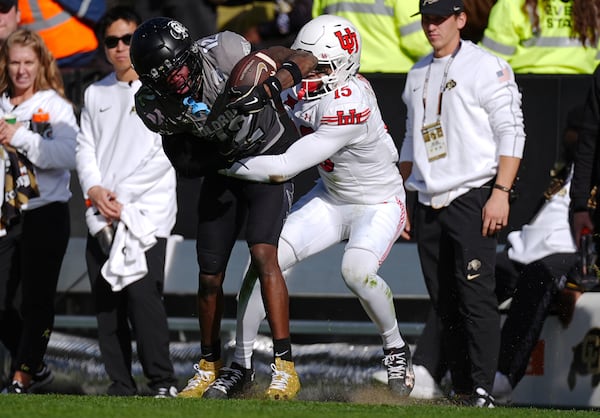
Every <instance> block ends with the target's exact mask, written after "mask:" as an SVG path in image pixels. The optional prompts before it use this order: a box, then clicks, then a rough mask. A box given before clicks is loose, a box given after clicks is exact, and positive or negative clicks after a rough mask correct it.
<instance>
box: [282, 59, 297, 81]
mask: <svg viewBox="0 0 600 418" xmlns="http://www.w3.org/2000/svg"><path fill="white" fill-rule="evenodd" d="M281 69H282V70H287V71H288V72H289V73H290V74H291V75H292V79H293V80H294V86H295V85H296V84H298V83H300V82H301V81H302V71H300V67H298V64H296V63H295V62H294V61H286V62H284V63H283V64H281Z"/></svg>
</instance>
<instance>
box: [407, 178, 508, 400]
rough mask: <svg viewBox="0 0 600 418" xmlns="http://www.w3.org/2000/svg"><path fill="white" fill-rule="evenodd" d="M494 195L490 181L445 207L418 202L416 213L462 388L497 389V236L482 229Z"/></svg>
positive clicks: (428, 278)
mask: <svg viewBox="0 0 600 418" xmlns="http://www.w3.org/2000/svg"><path fill="white" fill-rule="evenodd" d="M489 196H490V189H489V187H488V188H485V187H483V188H478V189H472V190H470V191H469V192H467V193H466V194H464V195H462V196H460V197H458V198H456V199H455V200H454V201H452V203H451V204H450V205H449V206H447V207H444V208H441V209H434V208H432V207H430V206H426V205H422V204H418V205H417V210H416V213H415V215H416V216H415V235H416V238H417V246H418V251H419V258H420V262H421V268H422V271H423V276H424V278H425V283H426V286H427V290H428V292H429V296H430V299H431V303H432V306H433V309H434V310H435V312H436V314H437V315H438V317H439V319H440V322H441V326H442V341H443V344H444V347H445V348H446V350H447V361H448V367H449V369H450V372H451V376H452V384H453V388H454V390H455V392H457V393H458V394H469V393H472V391H473V390H474V389H475V388H477V387H481V388H483V389H485V390H486V391H488V392H489V393H491V391H492V384H493V379H494V373H495V371H496V367H497V364H498V353H499V348H500V316H499V313H498V304H497V300H496V295H495V293H494V291H495V277H494V269H495V259H496V247H497V239H496V238H495V237H483V236H482V234H481V231H482V220H481V214H482V209H483V206H484V205H485V203H486V201H487V200H488V198H489ZM465 372H466V373H465ZM465 376H466V378H465Z"/></svg>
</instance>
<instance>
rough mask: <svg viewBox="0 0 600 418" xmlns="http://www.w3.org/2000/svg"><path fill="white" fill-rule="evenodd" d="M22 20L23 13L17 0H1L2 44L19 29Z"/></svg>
mask: <svg viewBox="0 0 600 418" xmlns="http://www.w3.org/2000/svg"><path fill="white" fill-rule="evenodd" d="M20 21H21V13H20V12H19V8H18V6H17V0H0V44H1V43H4V41H5V40H6V38H8V35H10V34H11V33H13V32H14V31H16V30H17V27H18V26H19V22H20Z"/></svg>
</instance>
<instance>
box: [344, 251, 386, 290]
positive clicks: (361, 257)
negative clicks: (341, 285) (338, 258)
mask: <svg viewBox="0 0 600 418" xmlns="http://www.w3.org/2000/svg"><path fill="white" fill-rule="evenodd" d="M378 270H379V261H378V260H377V257H376V256H375V254H373V253H372V252H370V251H367V250H363V249H360V248H350V249H348V250H346V252H345V253H344V257H343V258H342V277H343V279H344V281H345V282H346V286H348V288H349V289H350V290H353V291H356V290H357V289H359V288H360V287H364V286H365V285H366V284H367V283H368V282H369V281H370V280H371V279H373V278H375V277H377V271H378Z"/></svg>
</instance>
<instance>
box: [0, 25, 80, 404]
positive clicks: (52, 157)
mask: <svg viewBox="0 0 600 418" xmlns="http://www.w3.org/2000/svg"><path fill="white" fill-rule="evenodd" d="M0 91H1V92H2V95H1V96H0V114H4V115H6V114H13V115H14V116H16V118H15V119H16V122H15V123H8V122H7V121H6V120H5V119H4V118H2V119H1V120H0V144H1V145H3V146H5V147H6V146H9V145H10V146H11V147H13V148H15V149H16V150H17V151H18V152H20V153H21V154H23V155H25V156H27V158H28V159H29V160H30V161H31V163H32V164H33V166H34V169H35V174H36V178H37V183H38V186H39V193H40V196H39V197H37V198H33V199H31V200H29V203H28V205H27V207H26V208H25V210H24V211H23V215H22V217H21V219H20V222H19V223H18V224H17V225H11V226H10V227H9V229H8V231H7V235H6V236H4V237H2V238H0V266H2V269H1V272H0V276H1V277H0V282H2V283H5V280H6V278H5V276H6V275H8V273H9V271H10V270H13V272H15V271H16V272H17V273H16V274H17V277H18V280H20V284H21V288H22V302H21V315H22V322H21V320H19V319H18V318H14V319H13V320H12V321H10V329H6V328H5V327H4V323H3V327H2V332H3V333H5V334H6V333H10V335H12V337H13V338H14V341H15V342H16V343H17V345H16V347H17V348H16V353H15V354H14V355H13V359H12V360H13V369H14V375H13V377H12V381H11V382H12V383H10V384H9V385H8V387H7V388H6V389H5V391H7V392H9V393H27V392H31V391H32V390H35V388H36V386H37V387H39V386H41V385H42V384H43V383H47V382H49V381H50V380H51V379H52V374H51V372H50V370H49V369H48V368H47V367H46V366H45V364H44V362H43V357H44V354H45V352H46V348H47V346H48V341H49V339H50V334H51V333H52V328H53V323H54V296H55V293H56V284H57V282H58V277H59V273H60V268H61V264H62V261H63V257H64V255H65V251H66V249H67V244H68V242H69V236H70V216H69V206H68V201H69V199H70V198H71V192H70V190H69V181H70V170H72V169H74V168H75V146H76V142H75V138H76V136H77V132H78V130H79V128H78V126H77V121H76V118H75V113H74V110H73V106H72V105H71V103H69V101H68V100H67V99H66V98H65V95H64V89H63V82H62V79H61V75H60V72H59V70H58V67H57V65H56V61H55V59H54V57H53V56H52V54H51V53H50V52H49V51H48V49H47V47H46V45H45V44H44V41H43V40H42V38H41V37H40V36H39V35H38V34H37V33H35V32H31V31H29V30H27V29H19V30H17V31H15V32H13V33H12V34H11V35H10V36H9V37H8V38H7V40H6V42H5V43H4V45H3V46H2V49H1V50H0ZM40 110H41V111H42V112H45V113H47V116H49V123H50V129H44V130H43V131H42V130H39V133H38V132H36V126H35V123H32V119H33V115H34V114H35V113H38V112H39V111H40ZM11 122H12V121H11ZM11 253H12V254H11ZM4 289H5V288H4V285H2V291H4ZM0 296H1V297H3V298H4V297H5V296H7V295H6V294H2V295H0ZM8 296H9V297H10V296H14V292H13V293H12V295H8ZM13 303H14V300H6V299H3V300H2V306H3V307H7V306H9V305H10V304H13Z"/></svg>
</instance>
